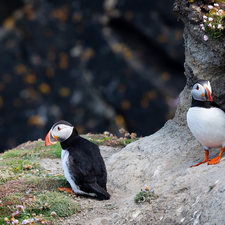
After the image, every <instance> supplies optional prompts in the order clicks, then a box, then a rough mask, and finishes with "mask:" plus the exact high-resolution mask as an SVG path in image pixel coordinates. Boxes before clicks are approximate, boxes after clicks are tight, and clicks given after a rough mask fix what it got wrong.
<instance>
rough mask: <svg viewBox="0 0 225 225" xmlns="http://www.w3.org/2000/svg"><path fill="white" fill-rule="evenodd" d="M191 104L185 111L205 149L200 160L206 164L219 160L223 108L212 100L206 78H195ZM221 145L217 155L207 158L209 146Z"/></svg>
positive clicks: (224, 136) (224, 133)
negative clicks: (203, 155)
mask: <svg viewBox="0 0 225 225" xmlns="http://www.w3.org/2000/svg"><path fill="white" fill-rule="evenodd" d="M191 94H192V104H191V107H190V108H189V110H188V112H187V124H188V127H189V128H190V130H191V132H192V134H193V135H194V136H195V138H196V139H197V140H198V141H199V142H200V143H201V144H202V146H203V147H204V150H205V158H204V160H203V161H202V162H199V163H198V164H196V165H193V166H191V167H195V166H199V165H201V164H203V163H207V164H208V165H213V164H217V163H219V162H220V159H221V157H222V154H223V152H224V149H225V109H224V108H223V107H222V106H220V105H218V104H217V103H216V102H214V101H213V98H212V88H211V85H210V82H209V81H208V80H203V79H200V80H197V82H196V83H195V84H194V86H193V88H192V90H191ZM217 147H221V151H220V153H219V155H218V156H217V157H215V158H213V159H210V160H209V150H210V148H217Z"/></svg>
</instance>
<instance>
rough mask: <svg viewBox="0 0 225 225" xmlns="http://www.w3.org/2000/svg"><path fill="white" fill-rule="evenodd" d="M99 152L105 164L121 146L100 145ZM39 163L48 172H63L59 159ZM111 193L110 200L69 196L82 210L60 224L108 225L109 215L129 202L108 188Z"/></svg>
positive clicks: (44, 160)
mask: <svg viewBox="0 0 225 225" xmlns="http://www.w3.org/2000/svg"><path fill="white" fill-rule="evenodd" d="M100 149H101V154H102V156H103V158H104V160H105V163H106V164H107V160H108V159H109V157H110V156H112V155H113V154H115V153H116V152H119V151H121V149H122V148H121V147H110V146H100ZM40 165H41V166H42V167H44V168H45V169H46V170H48V171H49V173H50V174H53V175H54V174H63V168H62V164H61V159H49V158H45V159H42V160H41V162H40ZM108 192H109V193H110V195H111V198H110V200H107V201H98V200H96V199H94V198H91V197H83V196H71V198H72V199H74V201H76V202H79V203H80V204H81V207H82V209H83V210H81V212H80V213H78V214H75V215H73V216H71V217H70V218H67V219H65V220H63V221H61V222H60V224H62V225H84V224H85V225H86V224H87V225H97V224H99V225H108V224H109V221H108V219H109V217H111V216H112V215H113V214H114V216H116V214H117V212H119V210H120V208H122V207H124V206H126V205H128V204H129V202H125V201H124V200H123V196H121V195H120V194H119V193H114V192H112V190H110V189H109V188H108Z"/></svg>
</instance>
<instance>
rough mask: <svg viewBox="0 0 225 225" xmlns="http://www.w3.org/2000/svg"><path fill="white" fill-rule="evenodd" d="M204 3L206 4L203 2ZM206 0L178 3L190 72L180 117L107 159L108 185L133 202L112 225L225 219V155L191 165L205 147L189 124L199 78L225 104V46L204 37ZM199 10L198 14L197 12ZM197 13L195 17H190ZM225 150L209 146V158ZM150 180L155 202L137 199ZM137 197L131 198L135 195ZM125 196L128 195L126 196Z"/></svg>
mask: <svg viewBox="0 0 225 225" xmlns="http://www.w3.org/2000/svg"><path fill="white" fill-rule="evenodd" d="M200 3H201V4H200ZM203 6H204V3H203V2H202V1H194V3H187V1H182V0H177V1H176V2H175V5H174V8H175V10H176V11H177V12H179V13H180V19H182V20H183V22H184V24H185V29H184V41H185V74H186V78H187V84H186V86H185V88H184V90H183V91H182V92H181V94H180V99H179V103H178V108H177V111H176V115H175V118H174V119H173V120H169V121H168V122H167V123H166V124H165V126H164V127H163V128H162V129H161V130H160V131H158V132H157V133H155V134H153V135H151V136H148V137H145V138H143V139H140V140H139V141H137V142H135V143H132V144H130V145H128V146H127V147H126V148H124V149H123V150H122V151H121V152H119V153H117V154H114V155H113V156H112V158H111V159H110V160H109V161H108V163H107V168H108V173H109V186H110V188H111V189H112V190H113V191H118V190H119V191H120V192H122V193H124V196H125V199H128V200H127V201H128V202H129V204H128V205H129V206H127V207H126V208H124V209H123V210H121V212H119V213H117V214H115V215H113V216H112V217H111V218H109V222H110V224H157V225H158V224H194V225H197V224H207V225H211V224H224V223H225V218H224V216H223V213H222V212H223V211H224V210H225V204H224V197H225V191H224V190H225V189H224V186H225V176H224V174H223V172H221V171H223V168H224V166H225V159H224V158H222V160H221V162H220V163H219V164H217V165H212V166H208V165H207V164H203V165H200V166H199V167H195V168H190V166H191V165H194V164H196V163H197V162H199V161H202V160H203V158H204V150H203V148H202V146H201V145H200V144H199V143H198V142H197V141H196V139H195V138H194V137H193V135H192V134H191V132H190V131H189V129H188V127H187V124H186V113H187V110H188V108H189V106H190V103H191V94H190V90H191V87H192V85H193V82H194V81H195V80H196V79H197V78H204V79H208V80H210V82H211V85H212V90H213V98H214V99H215V100H216V101H217V102H219V103H220V104H222V105H223V106H224V98H223V96H224V83H225V77H224V72H225V71H224V68H225V67H224V59H225V58H224V45H223V40H222V41H220V42H219V41H212V40H211V41H208V42H205V41H204V40H203V36H204V33H203V31H201V30H200V28H199V24H200V23H201V20H202V15H203V14H204V13H205V12H206V11H205V8H202V7H203ZM194 15H195V16H194ZM190 18H194V19H193V20H194V22H193V21H192V20H191V19H190ZM219 151H220V149H212V150H210V158H213V157H215V156H217V155H218V153H219ZM144 184H148V185H149V186H150V189H151V190H152V191H154V192H155V193H157V194H158V195H159V198H158V199H157V200H154V201H152V203H151V204H148V203H145V204H140V205H137V204H135V203H134V202H132V200H133V199H132V198H133V197H134V196H135V194H136V193H138V192H139V191H140V188H143V187H144ZM131 196H132V197H131ZM124 201H125V200H124Z"/></svg>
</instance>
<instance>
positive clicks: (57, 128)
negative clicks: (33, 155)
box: [45, 122, 74, 146]
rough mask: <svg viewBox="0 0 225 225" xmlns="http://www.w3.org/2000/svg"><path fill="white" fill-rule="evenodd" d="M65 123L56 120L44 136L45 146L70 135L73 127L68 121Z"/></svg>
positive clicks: (63, 139) (61, 140)
mask: <svg viewBox="0 0 225 225" xmlns="http://www.w3.org/2000/svg"><path fill="white" fill-rule="evenodd" d="M66 123H67V124H65V123H60V122H57V123H55V124H54V125H53V126H52V128H51V130H50V131H49V132H48V134H47V136H46V138H45V145H46V146H49V145H53V144H55V143H57V142H58V141H59V142H63V141H65V140H66V139H68V138H69V137H70V136H71V134H72V133H73V128H74V127H73V126H72V125H71V124H69V123H68V122H66Z"/></svg>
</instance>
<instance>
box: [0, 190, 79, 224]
mask: <svg viewBox="0 0 225 225" xmlns="http://www.w3.org/2000/svg"><path fill="white" fill-rule="evenodd" d="M34 194H35V195H32V196H35V198H34V199H35V200H34V201H30V202H26V203H25V202H22V200H23V199H24V198H25V194H23V195H22V196H15V195H10V196H8V197H6V198H3V199H2V202H3V205H4V206H3V207H0V212H1V217H0V224H6V223H5V222H4V218H5V217H7V218H8V219H10V218H11V215H12V213H13V212H16V211H17V208H16V205H19V204H20V205H24V209H25V210H24V212H23V211H21V213H20V215H19V216H18V217H15V218H16V219H18V220H19V222H20V223H21V222H22V221H23V220H24V219H28V218H29V219H31V218H34V214H35V215H41V218H42V219H43V220H46V221H53V220H56V221H57V219H58V218H59V217H68V216H71V215H73V214H75V213H78V212H80V211H81V205H80V204H79V203H77V202H75V201H74V200H72V199H70V198H69V197H68V196H66V195H65V194H63V193H60V192H58V191H43V192H35V193H34ZM8 202H14V203H15V205H14V206H6V204H8ZM24 203H25V204H24ZM45 204H48V207H45ZM51 212H56V216H55V217H54V218H53V217H52V216H51Z"/></svg>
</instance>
